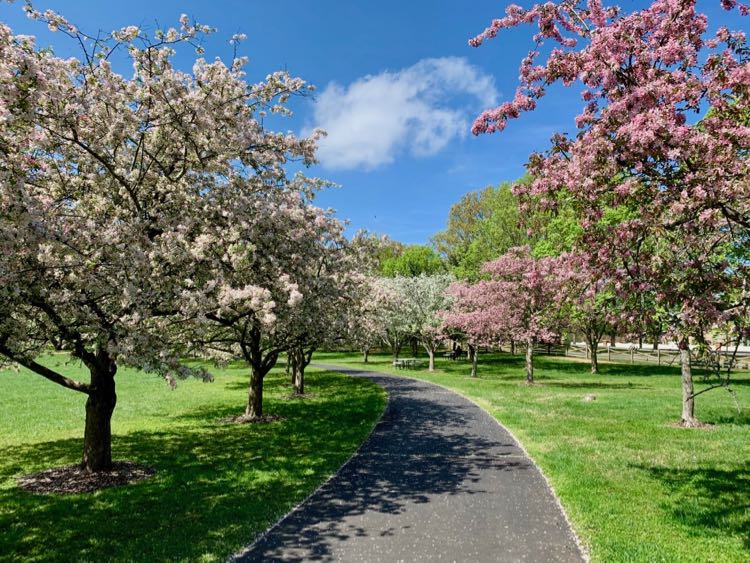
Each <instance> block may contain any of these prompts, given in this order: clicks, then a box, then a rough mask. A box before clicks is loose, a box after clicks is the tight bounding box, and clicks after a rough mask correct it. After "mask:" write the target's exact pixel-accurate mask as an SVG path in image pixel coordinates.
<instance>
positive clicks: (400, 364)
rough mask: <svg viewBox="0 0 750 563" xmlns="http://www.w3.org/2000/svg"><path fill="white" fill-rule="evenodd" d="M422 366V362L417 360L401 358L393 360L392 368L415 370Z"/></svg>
mask: <svg viewBox="0 0 750 563" xmlns="http://www.w3.org/2000/svg"><path fill="white" fill-rule="evenodd" d="M421 364H422V360H420V359H418V358H401V359H399V360H393V367H395V368H397V369H407V368H417V367H419V366H420V365H421Z"/></svg>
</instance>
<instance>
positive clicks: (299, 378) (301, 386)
mask: <svg viewBox="0 0 750 563" xmlns="http://www.w3.org/2000/svg"><path fill="white" fill-rule="evenodd" d="M294 394H295V395H304V394H305V367H304V366H303V365H302V364H300V365H298V366H297V369H296V370H295V378H294Z"/></svg>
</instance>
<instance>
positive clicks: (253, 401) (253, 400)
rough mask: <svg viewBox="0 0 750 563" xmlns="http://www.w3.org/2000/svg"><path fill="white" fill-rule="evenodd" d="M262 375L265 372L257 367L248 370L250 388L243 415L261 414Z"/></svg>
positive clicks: (253, 416)
mask: <svg viewBox="0 0 750 563" xmlns="http://www.w3.org/2000/svg"><path fill="white" fill-rule="evenodd" d="M292 371H294V370H292ZM264 376H265V374H264V373H261V371H260V370H259V369H257V368H256V367H255V366H253V367H252V370H251V372H250V388H249V390H248V393H247V407H246V408H245V416H247V417H249V418H260V417H262V416H263V377H264Z"/></svg>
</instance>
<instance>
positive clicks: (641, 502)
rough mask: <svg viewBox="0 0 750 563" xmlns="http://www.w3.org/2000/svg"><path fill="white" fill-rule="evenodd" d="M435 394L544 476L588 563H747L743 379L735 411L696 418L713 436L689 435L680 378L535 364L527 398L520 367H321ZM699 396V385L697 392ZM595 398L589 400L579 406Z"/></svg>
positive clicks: (660, 372)
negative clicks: (461, 406)
mask: <svg viewBox="0 0 750 563" xmlns="http://www.w3.org/2000/svg"><path fill="white" fill-rule="evenodd" d="M316 360H317V361H323V360H325V361H329V362H330V361H335V362H345V363H348V364H350V365H356V366H358V367H368V368H369V369H378V370H381V371H390V372H392V373H398V374H402V375H409V376H411V377H418V378H420V379H424V380H428V381H432V382H435V383H439V384H441V385H444V386H446V387H449V388H451V389H454V390H456V391H458V392H459V393H461V394H463V395H465V396H467V397H469V398H471V399H473V400H475V401H476V402H477V403H479V404H480V405H481V406H482V407H483V408H484V409H486V410H487V411H488V412H489V413H491V414H492V415H493V416H494V417H495V418H497V419H498V420H499V421H500V422H502V424H504V425H505V426H506V427H508V428H509V429H510V430H511V431H512V432H513V433H514V434H515V435H516V436H517V437H518V439H519V440H520V441H521V442H522V443H523V445H524V446H525V448H526V449H527V450H528V452H529V453H530V455H531V456H532V457H533V458H534V460H535V461H536V462H537V463H538V464H539V466H540V467H541V468H542V470H543V471H544V473H545V474H546V475H547V477H548V478H549V480H550V482H551V483H552V486H553V488H554V489H555V491H556V493H557V494H558V496H559V497H560V499H561V502H562V504H563V506H564V507H565V510H566V512H567V513H568V515H569V517H570V519H571V521H572V523H573V526H574V528H575V529H576V531H577V532H578V534H579V536H580V537H581V539H582V540H583V542H584V543H585V544H586V546H587V547H588V549H589V551H590V553H591V556H592V559H593V560H594V561H714V562H718V561H750V375H749V374H747V373H743V374H738V375H736V377H735V382H734V389H735V391H736V392H737V401H738V403H739V405H740V407H741V410H740V411H739V412H738V410H737V407H736V405H735V401H734V399H733V398H732V397H731V395H730V394H729V393H727V392H726V391H725V390H723V389H718V390H714V391H711V392H709V393H706V394H704V395H701V396H700V397H698V399H697V402H696V405H697V407H696V414H697V415H698V417H699V418H700V419H701V420H703V421H705V422H712V423H714V424H716V426H715V427H714V428H713V429H711V430H685V429H681V428H675V427H672V426H670V423H673V422H675V421H677V420H679V417H680V380H679V375H678V370H677V369H676V368H670V367H664V366H662V367H659V366H655V365H638V364H636V365H632V366H631V365H622V364H602V366H601V367H602V372H603V374H602V375H601V376H592V375H590V373H589V372H588V369H589V368H588V365H587V364H585V363H579V362H574V361H571V360H566V359H563V358H559V359H554V358H545V357H541V358H537V359H536V367H537V370H536V376H537V381H538V383H537V384H536V385H534V386H526V385H524V384H523V377H524V376H523V359H522V358H521V357H520V356H515V357H512V356H509V355H495V356H491V357H485V356H480V365H479V375H480V377H479V378H478V379H472V378H469V377H468V374H469V365H468V363H467V362H451V361H448V360H443V359H442V358H441V359H440V360H438V365H437V368H438V370H439V371H437V372H436V373H434V374H429V373H428V372H427V371H426V369H421V370H412V371H401V370H398V371H394V370H393V369H392V368H391V367H390V358H389V357H388V356H375V357H371V363H370V364H367V366H366V365H365V364H362V363H361V357H360V356H358V355H354V354H349V355H346V354H328V355H317V356H316ZM698 387H700V385H699V386H698ZM589 394H593V395H595V396H596V400H595V401H592V402H585V401H583V397H584V396H585V395H589Z"/></svg>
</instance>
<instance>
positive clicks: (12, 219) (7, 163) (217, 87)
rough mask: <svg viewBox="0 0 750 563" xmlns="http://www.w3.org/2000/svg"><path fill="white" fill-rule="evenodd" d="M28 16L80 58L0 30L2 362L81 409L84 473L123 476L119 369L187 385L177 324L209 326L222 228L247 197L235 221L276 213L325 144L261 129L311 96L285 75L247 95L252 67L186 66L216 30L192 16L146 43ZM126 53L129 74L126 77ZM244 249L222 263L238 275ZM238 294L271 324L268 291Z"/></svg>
mask: <svg viewBox="0 0 750 563" xmlns="http://www.w3.org/2000/svg"><path fill="white" fill-rule="evenodd" d="M27 11H28V13H29V15H30V17H32V18H35V19H39V20H42V21H44V22H46V23H47V25H48V27H49V28H50V29H51V30H53V31H59V32H61V33H64V34H66V35H68V36H70V37H71V38H72V39H73V41H74V42H75V43H76V44H80V45H81V47H82V49H83V50H82V52H81V56H80V58H79V59H75V58H69V59H61V58H59V57H56V56H54V54H53V53H52V52H51V51H49V50H40V49H37V48H36V46H35V44H34V40H33V38H31V37H27V36H14V35H12V32H11V30H10V29H9V28H8V27H7V26H4V25H0V52H2V59H1V60H2V63H1V64H0V84H1V87H0V115H1V116H2V120H3V127H2V128H0V152H1V153H2V162H1V164H0V174H2V182H1V184H0V185H1V187H0V234H1V236H0V245H1V246H2V248H1V250H2V252H0V303H2V305H0V309H2V311H0V312H1V313H2V316H1V317H2V318H1V320H0V354H2V355H3V356H4V357H5V358H7V359H9V360H11V361H12V362H15V363H18V364H21V365H23V366H25V367H27V368H28V369H30V370H31V371H33V372H35V373H37V374H39V375H41V376H42V377H45V378H47V379H48V380H50V381H53V382H55V383H57V384H59V385H62V386H63V387H66V388H68V389H72V390H74V391H78V392H81V393H84V394H86V395H87V403H86V425H85V434H84V455H83V465H84V467H85V468H86V469H87V470H89V471H99V470H104V469H107V468H109V467H110V466H111V423H110V420H111V416H112V412H113V410H114V408H115V404H116V399H117V396H116V393H115V374H116V372H117V368H118V366H119V365H122V364H130V365H134V366H138V367H140V368H143V369H145V370H148V371H156V372H159V373H162V374H163V375H165V376H166V377H168V378H170V379H172V378H174V376H176V375H180V376H182V375H186V374H187V373H188V371H189V370H186V369H185V368H182V367H181V366H180V365H179V363H178V361H177V355H176V353H175V352H177V351H179V347H177V346H176V345H177V344H178V343H179V341H180V340H181V333H180V330H178V328H177V327H179V326H181V324H180V323H179V322H177V321H179V320H180V319H183V318H184V317H185V316H186V314H187V313H189V314H190V315H193V316H195V315H196V314H205V313H206V311H205V310H203V309H202V304H201V298H202V295H201V292H199V291H196V284H197V285H198V286H200V287H202V288H205V287H208V286H210V285H211V284H212V281H211V280H201V279H200V273H201V272H203V271H205V270H204V269H202V266H201V261H202V257H203V256H205V255H207V254H209V253H210V252H211V249H212V248H214V247H215V246H214V243H215V242H217V239H216V238H214V237H215V232H214V231H213V230H212V227H211V224H212V222H213V220H214V219H215V218H216V217H221V216H222V214H223V213H224V212H225V211H226V210H227V209H232V208H233V206H234V204H235V203H236V198H235V197H234V196H235V195H236V194H244V195H245V196H247V197H245V199H244V200H243V201H241V202H239V207H242V206H243V205H244V204H245V203H246V202H247V201H249V199H250V196H249V194H251V193H252V194H254V199H255V202H256V203H257V205H258V207H257V208H255V207H253V209H252V210H251V209H250V208H247V207H246V208H245V210H246V211H247V212H248V215H247V216H246V217H244V219H243V220H244V221H246V222H251V221H254V220H255V218H256V214H257V213H258V210H260V209H261V208H262V212H263V213H266V212H272V209H270V208H263V204H264V201H265V200H264V195H263V194H268V193H274V192H275V191H276V190H277V189H278V187H279V186H280V185H285V184H286V180H285V176H284V174H283V168H282V165H283V164H284V163H285V162H286V161H287V160H288V159H289V158H299V159H301V160H303V161H306V162H309V161H311V160H312V158H313V149H314V138H310V139H297V138H295V137H293V136H291V135H280V134H276V133H272V132H267V131H265V130H264V129H263V127H262V125H261V123H262V122H261V121H260V117H259V115H261V114H260V113H259V112H263V111H270V112H277V113H283V112H284V111H285V110H284V106H283V102H284V101H285V99H286V98H287V97H288V96H289V95H291V94H293V93H304V92H306V90H307V87H306V85H305V84H304V83H303V82H302V81H300V80H298V79H294V78H291V77H289V76H288V75H287V74H286V73H276V74H273V75H271V76H269V77H268V79H267V80H266V81H265V82H262V83H259V84H255V85H249V84H247V82H246V81H245V79H244V74H243V70H242V68H243V65H244V62H245V61H244V59H236V60H234V61H233V62H232V63H231V64H230V65H229V66H227V65H225V64H223V63H222V62H220V61H218V60H217V61H214V62H210V63H209V62H206V61H205V60H203V59H198V60H197V61H196V62H195V65H194V66H193V69H192V71H191V72H189V73H186V72H182V71H180V70H177V69H175V68H174V67H173V66H172V63H171V61H172V57H173V55H174V54H175V50H176V49H177V48H178V47H179V46H180V45H183V46H184V45H187V44H190V45H193V46H196V47H198V48H199V41H200V36H201V34H203V33H206V32H208V31H210V30H209V29H208V28H206V27H205V26H201V25H197V24H194V23H192V22H190V21H189V19H188V18H187V17H186V16H183V17H182V18H181V19H180V25H179V27H178V28H170V29H166V30H157V31H156V32H155V34H154V35H153V36H152V37H149V36H147V35H146V34H145V33H143V32H142V31H141V30H140V29H138V28H137V27H132V26H131V27H127V28H124V29H122V30H119V31H116V32H114V33H113V34H112V35H111V36H106V37H105V38H103V39H102V38H93V37H90V36H88V35H86V34H84V33H83V32H81V31H79V30H78V29H77V28H76V27H75V26H73V25H72V24H71V23H69V22H68V21H66V20H65V19H64V18H63V17H62V16H59V15H57V14H55V13H53V12H51V11H47V12H44V13H39V12H37V11H35V10H34V9H33V8H31V7H28V6H27ZM116 56H121V57H124V58H127V59H128V60H129V61H130V63H131V64H132V68H133V74H132V76H131V77H129V78H128V77H125V76H122V75H120V74H118V73H117V72H115V71H114V69H113V66H112V64H111V62H110V60H111V59H112V58H114V57H116ZM285 197H291V196H285ZM272 232H273V231H272V230H271V231H267V232H266V233H265V234H266V236H267V235H268V234H270V233H272ZM219 242H222V240H221V239H219ZM244 243H245V241H242V242H239V241H238V247H237V248H239V247H241V246H242V244H244ZM235 249H236V248H232V247H228V248H226V252H227V253H228V255H229V259H237V260H238V261H239V260H240V259H241V258H239V257H238V256H237V255H236V254H234V253H233V252H234V250H235ZM288 289H289V294H290V295H289V299H291V300H294V299H296V296H295V294H294V291H293V285H292V282H291V281H290V282H289V287H288ZM219 291H224V293H223V295H224V296H225V297H226V298H227V299H229V300H231V299H233V298H234V297H235V295H234V294H232V292H231V291H229V290H228V289H226V288H223V289H219ZM240 291H245V292H246V297H247V299H249V300H253V299H255V300H256V301H257V302H258V303H259V304H260V306H261V307H265V311H267V312H268V314H269V315H270V314H271V312H272V311H271V307H270V305H268V299H267V298H266V295H265V294H264V293H263V290H262V289H261V290H258V289H255V288H240ZM173 344H175V346H174V347H173V346H172V345H173ZM48 345H53V346H55V347H56V348H58V349H61V350H65V351H67V352H68V353H69V354H70V355H71V356H72V357H74V358H76V359H78V360H80V361H81V362H83V364H84V365H85V366H86V367H87V368H88V370H89V372H90V381H89V382H83V381H74V380H72V379H71V378H68V377H65V376H63V375H62V374H60V373H58V372H56V371H55V370H53V369H51V368H48V367H46V366H44V365H43V364H41V363H40V362H38V361H37V360H36V357H37V356H38V355H39V354H40V353H41V352H42V351H44V350H45V349H46V348H47V346H48Z"/></svg>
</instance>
